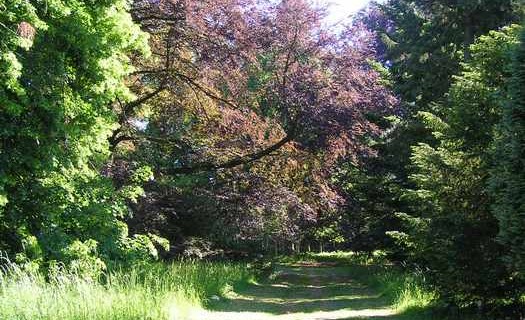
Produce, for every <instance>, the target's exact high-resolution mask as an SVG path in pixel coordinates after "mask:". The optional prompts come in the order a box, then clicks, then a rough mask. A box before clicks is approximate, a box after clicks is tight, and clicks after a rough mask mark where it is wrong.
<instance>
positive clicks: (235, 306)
mask: <svg viewBox="0 0 525 320" xmlns="http://www.w3.org/2000/svg"><path fill="white" fill-rule="evenodd" d="M347 273H348V270H347V271H346V274H345V273H343V272H340V270H337V269H336V268H335V267H320V266H291V267H290V266H281V267H280V269H279V270H278V272H277V275H276V276H275V277H273V279H272V280H271V281H270V280H269V281H267V282H265V283H262V284H254V285H251V286H249V287H247V288H244V289H243V290H242V291H239V292H237V293H234V294H233V295H231V296H230V297H229V299H227V300H223V301H220V302H218V303H215V304H213V305H211V306H210V307H211V309H212V311H216V312H221V313H261V314H271V315H274V316H278V317H279V316H281V315H282V316H290V315H294V314H296V315H297V319H302V315H304V317H305V318H306V319H310V317H308V314H311V315H314V314H315V315H316V316H315V319H341V320H344V319H372V320H404V319H414V318H409V316H408V315H393V311H391V309H390V307H391V303H390V301H389V300H388V299H387V298H386V297H384V296H381V295H380V294H378V293H377V292H375V291H374V290H373V289H371V288H370V287H367V286H366V285H365V284H364V283H361V282H359V281H357V280H355V279H352V278H351V277H350V276H349V275H348V274H347ZM317 314H322V316H319V317H317ZM346 315H350V316H349V317H347V316H346ZM287 319H288V318H287ZM294 319H295V318H294Z"/></svg>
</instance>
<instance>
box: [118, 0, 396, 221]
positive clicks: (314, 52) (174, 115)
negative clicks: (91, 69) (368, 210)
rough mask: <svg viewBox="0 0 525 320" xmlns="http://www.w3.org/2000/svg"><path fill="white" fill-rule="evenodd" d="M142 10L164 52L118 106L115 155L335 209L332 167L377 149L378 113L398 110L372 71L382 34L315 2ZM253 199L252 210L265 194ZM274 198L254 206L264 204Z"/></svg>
mask: <svg viewBox="0 0 525 320" xmlns="http://www.w3.org/2000/svg"><path fill="white" fill-rule="evenodd" d="M131 11H132V15H133V17H134V20H135V21H136V22H137V23H139V24H140V25H141V27H142V29H143V30H144V31H146V32H147V33H149V35H150V46H151V48H152V53H153V54H152V57H151V58H148V59H144V58H137V59H134V63H135V65H136V67H137V71H136V72H134V74H133V75H132V77H131V78H130V79H129V85H130V86H131V87H132V88H133V89H134V90H135V91H136V92H137V96H138V97H139V98H138V99H137V100H136V101H134V102H131V103H128V104H124V103H122V104H118V105H117V112H118V114H119V122H120V127H119V128H118V129H117V130H116V131H115V132H114V134H113V135H112V137H111V138H110V143H111V146H112V148H113V149H114V150H116V151H119V150H120V151H122V150H128V151H129V150H131V149H132V150H134V151H135V153H136V154H137V153H138V154H142V156H143V158H142V160H144V159H146V158H147V161H153V162H154V163H155V168H156V170H155V171H156V174H157V176H159V177H162V176H165V177H174V176H175V177H179V179H180V174H199V173H200V174H202V173H213V174H214V175H219V178H218V177H216V176H215V177H214V178H213V179H214V180H213V181H212V182H214V183H216V185H215V186H214V188H219V187H218V186H217V185H218V184H219V183H218V181H223V182H224V181H226V180H228V181H230V182H231V181H235V183H229V182H224V184H221V186H222V187H221V188H223V187H224V188H226V189H228V190H230V191H231V193H232V194H236V192H234V191H233V190H234V189H235V188H238V185H242V184H243V183H244V182H245V185H246V188H248V189H249V188H251V187H253V188H255V185H257V186H259V187H260V188H263V189H268V190H270V189H272V190H276V188H277V189H278V188H285V189H286V190H288V191H287V192H284V193H283V192H281V193H280V194H281V195H283V194H287V193H288V194H290V195H291V199H294V200H290V201H294V202H296V204H300V205H297V206H296V207H301V208H307V209H305V210H303V211H302V212H303V213H304V214H306V212H308V215H309V216H310V217H311V216H312V215H313V216H315V215H316V214H312V212H318V211H320V208H321V207H323V208H327V207H330V208H333V207H334V206H335V204H336V203H337V202H338V201H339V197H338V195H337V192H336V191H335V190H334V189H333V188H332V186H331V185H330V183H329V179H327V177H328V175H329V173H330V170H331V168H332V167H333V166H334V165H335V164H336V163H337V161H338V160H340V159H342V158H351V159H355V158H356V157H355V156H356V155H357V154H359V153H363V152H368V151H367V149H366V147H364V144H363V143H362V140H363V139H364V138H365V134H374V133H378V132H379V130H378V128H377V127H376V126H375V125H374V124H373V123H372V122H371V121H369V119H368V116H369V115H370V114H372V113H373V114H388V113H391V112H392V109H393V107H394V106H395V104H396V99H395V98H394V96H393V95H392V94H391V92H390V90H389V89H388V88H386V87H385V86H384V83H383V82H382V81H381V78H380V74H379V72H377V71H376V70H375V69H374V68H373V67H372V64H371V59H373V57H374V47H375V46H374V44H373V40H374V37H373V35H372V34H370V33H369V32H368V31H367V30H366V29H365V28H362V27H361V26H360V25H358V24H350V23H349V24H348V25H344V26H337V27H333V26H329V25H328V24H327V23H326V21H325V16H326V8H322V7H316V6H313V5H312V4H311V3H310V2H309V1H303V0H287V1H278V2H275V1H260V0H205V1H176V0H172V1H152V0H149V1H135V2H134V3H133V6H132V10H131ZM334 30H338V32H336V31H334ZM160 150H162V151H160ZM117 154H118V152H117ZM135 160H136V159H135ZM247 166H248V167H247ZM225 169H231V170H225ZM227 177H228V178H227ZM242 181H244V182H242ZM250 181H251V182H250ZM254 181H259V182H260V181H265V183H263V184H262V185H261V184H260V183H259V182H257V183H254ZM210 183H211V182H210V181H208V187H207V188H210ZM233 185H236V187H233ZM263 185H264V187H263ZM195 190H196V189H192V192H193V193H195ZM268 190H266V191H268ZM245 191H246V190H245ZM266 191H265V192H264V193H266V194H273V195H274V197H278V193H276V192H271V191H268V192H266ZM222 192H225V191H224V190H222V191H221V192H219V191H217V190H215V191H211V193H212V194H215V195H217V194H219V193H222ZM238 192H239V190H238V189H237V193H238ZM241 193H242V195H241V196H240V198H243V199H244V200H243V203H248V202H250V203H252V202H253V201H251V200H248V198H249V196H248V195H250V194H252V195H253V194H257V192H255V191H253V190H252V191H246V192H245V193H243V192H241ZM164 194H165V193H164ZM292 195H293V196H292ZM232 198H239V197H234V196H231V197H226V196H224V197H221V199H230V200H231V199H232ZM262 198H265V197H259V199H261V201H259V204H258V205H254V204H253V203H252V204H253V205H246V206H247V207H250V208H256V207H257V208H259V209H260V208H264V207H266V205H267V204H268V202H269V201H263V200H262ZM283 198H286V197H284V196H283ZM276 199H277V198H276ZM314 199H315V200H314ZM217 201H218V200H214V201H213V202H217ZM283 201H284V200H283ZM165 202H170V201H165ZM173 202H176V201H175V200H173V201H171V203H173ZM219 202H220V201H219ZM284 202H285V203H286V201H284ZM234 207H237V208H238V207H239V204H238V203H237V204H236V205H234ZM241 207H242V206H241ZM288 207H290V206H288ZM179 208H181V207H180V206H179ZM214 211H220V210H218V209H214ZM307 220H308V219H307Z"/></svg>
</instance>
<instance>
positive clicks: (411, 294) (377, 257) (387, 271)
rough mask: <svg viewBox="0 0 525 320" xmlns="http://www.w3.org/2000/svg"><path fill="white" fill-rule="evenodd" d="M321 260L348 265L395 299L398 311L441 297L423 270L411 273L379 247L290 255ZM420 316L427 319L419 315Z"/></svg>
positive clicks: (358, 277)
mask: <svg viewBox="0 0 525 320" xmlns="http://www.w3.org/2000/svg"><path fill="white" fill-rule="evenodd" d="M294 260H295V261H319V262H329V263H334V264H336V265H339V266H345V267H346V272H348V273H349V274H351V275H352V277H353V278H354V279H356V280H358V281H360V282H361V283H364V284H366V285H368V286H371V287H373V288H375V289H376V290H377V291H378V292H380V293H381V295H383V296H385V297H387V298H388V299H389V301H391V304H392V309H393V310H395V312H396V313H397V314H410V313H417V312H419V311H423V310H426V309H429V308H430V307H431V306H432V303H433V302H434V301H435V299H436V298H437V295H436V293H435V292H433V291H432V290H430V289H429V288H428V287H427V286H426V285H425V281H424V277H423V275H422V274H414V273H407V272H405V271H403V270H401V269H400V268H397V267H395V266H393V265H391V264H389V263H388V261H387V260H386V258H385V254H384V253H383V252H381V251H376V252H374V253H371V254H358V253H355V252H343V251H338V252H324V253H312V254H303V255H301V256H298V257H293V258H290V257H289V258H287V259H286V262H292V261H294ZM416 318H417V319H424V318H425V317H424V316H422V315H417V316H416Z"/></svg>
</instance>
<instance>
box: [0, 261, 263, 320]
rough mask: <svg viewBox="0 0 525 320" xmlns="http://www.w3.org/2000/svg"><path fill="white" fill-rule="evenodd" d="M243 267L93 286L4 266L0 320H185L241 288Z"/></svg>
mask: <svg viewBox="0 0 525 320" xmlns="http://www.w3.org/2000/svg"><path fill="white" fill-rule="evenodd" d="M253 279H254V273H253V270H252V269H251V268H249V267H248V265H246V264H232V263H218V262H213V263H211V262H196V261H181V262H175V263H172V264H163V263H154V264H143V265H140V266H135V267H133V268H129V269H122V270H114V271H111V272H108V273H106V274H104V275H103V281H93V280H91V279H86V278H83V277H81V276H78V275H76V274H72V273H68V272H60V273H58V274H56V275H54V276H52V277H50V278H46V277H45V276H44V275H43V274H41V273H38V272H28V271H24V270H22V269H21V268H20V267H18V266H16V265H14V264H8V265H7V266H6V267H4V269H3V270H2V271H1V272H0V306H1V308H0V319H31V320H48V319H64V320H70V319H71V320H73V319H75V320H81V319H104V320H116V319H155V320H156V319H170V320H171V319H177V320H179V319H190V318H193V317H192V312H194V310H198V309H200V308H202V306H203V305H205V304H206V303H207V302H208V299H209V298H210V297H212V296H213V295H218V296H220V295H223V294H225V293H226V291H228V290H229V289H230V288H232V286H240V285H243V284H247V283H248V282H249V281H252V280H253Z"/></svg>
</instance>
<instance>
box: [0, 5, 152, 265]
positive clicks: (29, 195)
mask: <svg viewBox="0 0 525 320" xmlns="http://www.w3.org/2000/svg"><path fill="white" fill-rule="evenodd" d="M0 6H1V7H2V9H1V10H0V39H1V40H0V75H1V76H0V78H1V79H2V80H0V105H1V109H0V121H1V122H2V128H1V129H0V221H1V222H0V235H1V236H0V250H6V251H7V252H9V253H10V254H13V255H15V254H17V253H18V254H19V255H18V257H19V259H21V260H24V259H29V260H31V259H34V260H35V261H36V260H37V259H40V261H41V262H43V261H51V260H62V261H68V262H69V263H71V264H72V267H73V268H74V269H85V268H88V266H87V265H88V264H91V263H94V268H95V269H97V270H98V269H100V270H102V268H98V267H96V266H97V265H101V264H100V261H99V260H97V259H98V258H97V257H101V258H102V259H106V260H107V259H115V258H118V257H119V256H120V255H122V253H123V252H126V251H129V250H134V245H133V244H132V242H133V239H132V238H128V235H127V228H125V227H124V226H122V223H121V222H120V219H122V218H123V217H124V216H125V215H126V214H127V205H126V203H127V201H128V199H131V200H136V199H137V197H138V196H139V195H140V194H141V193H142V190H141V189H140V187H138V185H139V183H140V182H142V181H143V180H144V178H147V176H151V171H148V170H147V169H142V170H140V171H137V173H136V177H134V179H133V181H131V183H132V184H133V185H132V186H125V187H123V188H122V190H120V191H119V192H116V190H115V187H114V186H113V183H112V181H111V180H110V179H108V178H106V177H104V176H102V175H101V174H100V171H101V169H102V166H103V165H104V164H105V162H106V161H107V160H108V156H109V148H108V137H109V136H110V135H111V134H112V132H113V130H115V129H116V127H117V125H116V119H115V115H114V113H113V109H112V104H113V102H114V101H116V100H117V99H119V100H120V101H128V100H130V99H132V98H133V96H132V94H131V93H130V90H129V89H128V88H127V86H126V85H125V83H124V79H125V77H126V76H127V75H129V73H130V72H131V71H133V68H132V66H131V64H130V59H129V56H130V55H132V54H147V53H148V47H147V36H146V35H145V34H144V33H143V32H141V31H140V29H139V27H138V26H137V25H135V24H134V23H133V21H132V19H131V16H130V14H129V13H128V11H127V10H128V3H127V1H124V0H113V1H103V2H97V3H93V2H92V1H67V2H66V1H52V2H27V1H7V2H3V3H2V4H1V5H0ZM6 8H7V10H6ZM28 239H31V245H28V242H27V241H28ZM35 239H36V242H35ZM137 241H138V240H137ZM64 248H65V249H64ZM88 256H93V258H88ZM90 259H94V260H90ZM77 262H78V263H77Z"/></svg>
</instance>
